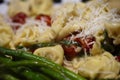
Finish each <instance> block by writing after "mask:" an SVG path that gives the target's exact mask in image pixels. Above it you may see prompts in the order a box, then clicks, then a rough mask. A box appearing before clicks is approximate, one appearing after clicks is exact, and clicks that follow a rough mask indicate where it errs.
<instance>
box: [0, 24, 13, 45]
mask: <svg viewBox="0 0 120 80" xmlns="http://www.w3.org/2000/svg"><path fill="white" fill-rule="evenodd" d="M12 38H13V31H12V28H11V27H10V26H9V25H7V24H6V23H4V22H0V46H4V47H8V45H9V43H10V41H11V40H12Z"/></svg>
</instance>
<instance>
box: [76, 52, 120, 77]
mask: <svg viewBox="0 0 120 80" xmlns="http://www.w3.org/2000/svg"><path fill="white" fill-rule="evenodd" d="M79 64H80V66H79V71H78V72H79V74H81V75H84V76H86V77H91V79H94V78H95V77H98V78H104V79H108V78H115V77H117V76H118V74H119V70H120V66H119V63H118V62H117V61H116V60H115V59H114V57H113V56H112V55H111V54H110V53H108V52H104V53H103V54H102V55H101V56H94V57H88V58H85V59H82V60H81V61H80V63H79ZM108 65H109V66H108Z"/></svg>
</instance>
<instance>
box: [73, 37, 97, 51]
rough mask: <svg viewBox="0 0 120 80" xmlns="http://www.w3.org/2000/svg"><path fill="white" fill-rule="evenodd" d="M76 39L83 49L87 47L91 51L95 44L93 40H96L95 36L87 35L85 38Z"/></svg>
mask: <svg viewBox="0 0 120 80" xmlns="http://www.w3.org/2000/svg"><path fill="white" fill-rule="evenodd" d="M75 41H76V42H78V43H79V44H80V45H81V46H82V48H83V49H86V50H87V51H89V50H90V49H91V48H92V46H93V44H94V43H92V42H93V41H95V38H94V37H92V36H87V37H85V38H76V39H75ZM90 43H91V44H90Z"/></svg>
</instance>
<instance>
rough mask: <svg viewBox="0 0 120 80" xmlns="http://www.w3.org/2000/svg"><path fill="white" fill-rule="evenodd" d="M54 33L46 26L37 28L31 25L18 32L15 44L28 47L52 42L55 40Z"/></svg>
mask: <svg viewBox="0 0 120 80" xmlns="http://www.w3.org/2000/svg"><path fill="white" fill-rule="evenodd" d="M54 36H55V34H54V32H53V31H52V30H51V28H49V27H47V26H46V24H45V25H42V24H41V25H40V26H37V25H35V24H30V25H26V26H24V27H22V28H21V29H19V30H18V31H17V32H16V35H15V37H14V44H15V45H16V46H17V45H22V46H28V45H32V44H36V43H41V42H50V41H52V40H53V39H54Z"/></svg>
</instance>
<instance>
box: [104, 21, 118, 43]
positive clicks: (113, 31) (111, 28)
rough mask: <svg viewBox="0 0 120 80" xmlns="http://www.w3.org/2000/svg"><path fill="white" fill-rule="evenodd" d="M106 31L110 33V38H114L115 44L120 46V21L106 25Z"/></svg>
mask: <svg viewBox="0 0 120 80" xmlns="http://www.w3.org/2000/svg"><path fill="white" fill-rule="evenodd" d="M105 27H106V30H107V32H108V36H109V37H110V38H113V39H114V41H113V43H114V44H120V31H119V30H120V21H119V22H109V23H108V22H107V23H106V24H105Z"/></svg>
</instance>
